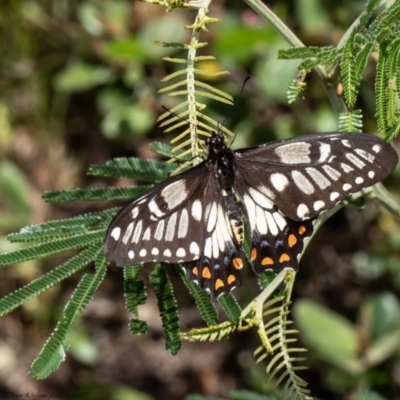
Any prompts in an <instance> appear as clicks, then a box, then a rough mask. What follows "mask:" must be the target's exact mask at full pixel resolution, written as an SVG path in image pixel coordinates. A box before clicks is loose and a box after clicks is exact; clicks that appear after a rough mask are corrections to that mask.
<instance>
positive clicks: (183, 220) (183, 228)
mask: <svg viewBox="0 0 400 400" xmlns="http://www.w3.org/2000/svg"><path fill="white" fill-rule="evenodd" d="M188 229H189V213H188V212H187V210H186V208H184V209H183V210H182V211H181V216H180V218H179V226H178V238H179V239H182V238H185V237H186V235H187V233H188Z"/></svg>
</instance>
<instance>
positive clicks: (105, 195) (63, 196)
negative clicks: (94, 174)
mask: <svg viewBox="0 0 400 400" xmlns="http://www.w3.org/2000/svg"><path fill="white" fill-rule="evenodd" d="M150 188H151V186H134V187H123V188H120V187H107V188H101V189H74V190H60V191H53V192H45V193H44V194H43V195H42V198H43V200H45V201H48V202H63V201H101V200H105V201H109V200H127V199H133V198H135V197H137V196H139V195H140V194H142V193H143V192H145V191H146V190H148V189H150Z"/></svg>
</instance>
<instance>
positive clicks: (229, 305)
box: [218, 293, 242, 322]
mask: <svg viewBox="0 0 400 400" xmlns="http://www.w3.org/2000/svg"><path fill="white" fill-rule="evenodd" d="M218 302H219V304H221V307H222V308H223V310H224V313H225V314H226V316H227V317H228V319H229V321H233V322H237V321H239V319H240V315H241V313H242V310H241V308H240V306H239V304H238V302H237V300H236V299H235V298H234V297H233V296H232V294H231V293H224V294H222V295H221V296H219V297H218Z"/></svg>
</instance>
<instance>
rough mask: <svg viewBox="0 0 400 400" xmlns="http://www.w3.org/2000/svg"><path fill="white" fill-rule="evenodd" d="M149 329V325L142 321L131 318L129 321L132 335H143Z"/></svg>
mask: <svg viewBox="0 0 400 400" xmlns="http://www.w3.org/2000/svg"><path fill="white" fill-rule="evenodd" d="M148 329H149V324H148V323H147V322H146V321H142V320H141V319H135V318H131V319H130V320H129V330H130V332H131V333H132V335H142V334H143V333H146V332H147V330H148Z"/></svg>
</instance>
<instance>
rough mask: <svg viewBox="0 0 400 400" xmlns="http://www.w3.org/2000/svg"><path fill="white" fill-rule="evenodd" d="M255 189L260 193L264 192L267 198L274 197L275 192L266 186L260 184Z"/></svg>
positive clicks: (272, 198) (273, 198)
mask: <svg viewBox="0 0 400 400" xmlns="http://www.w3.org/2000/svg"><path fill="white" fill-rule="evenodd" d="M257 190H259V191H260V192H261V193H263V194H265V195H266V196H267V197H268V198H269V199H271V200H275V197H276V196H275V193H274V192H273V191H272V190H271V189H268V188H267V187H266V186H264V185H260V186H258V187H257Z"/></svg>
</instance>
